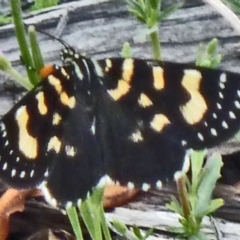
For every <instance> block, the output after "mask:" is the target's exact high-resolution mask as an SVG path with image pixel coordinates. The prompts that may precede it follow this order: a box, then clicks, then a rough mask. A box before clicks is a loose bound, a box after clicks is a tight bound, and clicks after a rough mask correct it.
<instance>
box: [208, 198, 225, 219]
mask: <svg viewBox="0 0 240 240" xmlns="http://www.w3.org/2000/svg"><path fill="white" fill-rule="evenodd" d="M223 205H224V200H223V199H221V198H217V199H213V200H211V202H210V204H209V206H208V208H207V209H206V210H205V212H204V213H203V214H204V215H206V216H207V215H209V214H211V213H213V212H215V211H216V210H217V209H218V208H220V207H222V206H223Z"/></svg>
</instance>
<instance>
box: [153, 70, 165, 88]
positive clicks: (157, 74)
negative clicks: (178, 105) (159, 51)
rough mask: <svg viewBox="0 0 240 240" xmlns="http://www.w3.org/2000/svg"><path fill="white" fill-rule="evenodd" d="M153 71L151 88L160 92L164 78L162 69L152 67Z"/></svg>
mask: <svg viewBox="0 0 240 240" xmlns="http://www.w3.org/2000/svg"><path fill="white" fill-rule="evenodd" d="M152 71H153V86H154V88H155V89H156V90H161V89H163V88H164V85H165V82H164V76H163V69H162V68H161V67H160V66H154V67H153V68H152Z"/></svg>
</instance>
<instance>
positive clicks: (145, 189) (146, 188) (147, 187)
mask: <svg viewBox="0 0 240 240" xmlns="http://www.w3.org/2000/svg"><path fill="white" fill-rule="evenodd" d="M150 187H151V185H150V184H148V183H143V185H142V190H143V191H145V192H146V191H148V190H149V189H150Z"/></svg>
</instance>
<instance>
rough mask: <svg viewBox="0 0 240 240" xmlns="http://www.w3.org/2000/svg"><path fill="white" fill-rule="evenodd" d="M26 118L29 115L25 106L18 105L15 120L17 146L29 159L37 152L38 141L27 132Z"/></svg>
mask: <svg viewBox="0 0 240 240" xmlns="http://www.w3.org/2000/svg"><path fill="white" fill-rule="evenodd" d="M28 120H29V115H28V113H27V109H26V106H22V107H20V108H19V109H18V110H17V112H16V121H17V125H18V129H19V132H18V148H19V151H21V152H22V154H23V155H24V156H25V157H27V158H29V160H34V159H35V158H36V157H37V154H38V142H37V139H36V138H34V137H32V136H31V135H30V134H29V132H28V129H27V125H28Z"/></svg>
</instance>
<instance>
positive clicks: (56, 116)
mask: <svg viewBox="0 0 240 240" xmlns="http://www.w3.org/2000/svg"><path fill="white" fill-rule="evenodd" d="M61 120H62V118H61V116H60V115H59V114H58V113H54V114H53V120H52V123H53V125H58V124H59V123H60V122H61Z"/></svg>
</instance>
